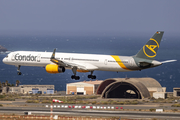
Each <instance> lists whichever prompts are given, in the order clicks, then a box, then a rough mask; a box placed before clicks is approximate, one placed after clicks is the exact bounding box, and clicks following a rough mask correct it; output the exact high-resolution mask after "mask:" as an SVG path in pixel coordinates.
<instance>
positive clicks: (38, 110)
mask: <svg viewBox="0 0 180 120" xmlns="http://www.w3.org/2000/svg"><path fill="white" fill-rule="evenodd" d="M0 112H1V113H15V114H17V113H18V114H21V115H23V114H24V113H27V112H31V113H32V114H42V115H50V113H51V112H50V109H48V108H36V107H2V108H1V109H0ZM53 114H54V115H70V116H101V117H102V116H103V117H128V118H161V119H171V120H179V119H180V114H179V113H156V112H133V111H108V110H106V111H102V110H77V109H61V108H60V109H54V110H53Z"/></svg>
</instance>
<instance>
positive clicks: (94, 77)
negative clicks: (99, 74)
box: [88, 71, 96, 79]
mask: <svg viewBox="0 0 180 120" xmlns="http://www.w3.org/2000/svg"><path fill="white" fill-rule="evenodd" d="M92 74H93V71H91V74H90V75H88V78H91V79H96V76H95V75H92Z"/></svg>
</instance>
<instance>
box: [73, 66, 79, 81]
mask: <svg viewBox="0 0 180 120" xmlns="http://www.w3.org/2000/svg"><path fill="white" fill-rule="evenodd" d="M76 70H77V67H73V68H72V71H73V73H74V75H72V76H71V79H75V80H79V79H80V77H79V76H76V72H77V71H76Z"/></svg>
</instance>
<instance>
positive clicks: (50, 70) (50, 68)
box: [46, 64, 65, 74]
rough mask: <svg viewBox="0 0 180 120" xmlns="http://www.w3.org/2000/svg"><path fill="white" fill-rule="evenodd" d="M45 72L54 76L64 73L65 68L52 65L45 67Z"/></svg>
mask: <svg viewBox="0 0 180 120" xmlns="http://www.w3.org/2000/svg"><path fill="white" fill-rule="evenodd" d="M46 72H48V73H51V74H55V73H63V72H65V68H64V67H62V66H58V65H54V64H48V65H46Z"/></svg>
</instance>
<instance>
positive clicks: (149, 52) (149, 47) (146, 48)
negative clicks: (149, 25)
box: [143, 38, 159, 58]
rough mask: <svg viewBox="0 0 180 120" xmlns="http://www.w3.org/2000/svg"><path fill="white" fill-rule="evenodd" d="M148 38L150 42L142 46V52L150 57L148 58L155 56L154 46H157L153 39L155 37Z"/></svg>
mask: <svg viewBox="0 0 180 120" xmlns="http://www.w3.org/2000/svg"><path fill="white" fill-rule="evenodd" d="M150 40H152V41H153V42H152V41H151V44H150V45H147V44H146V45H145V46H143V51H144V54H145V55H146V56H147V57H150V58H153V57H155V56H156V54H157V53H156V51H157V50H155V49H156V48H159V44H158V42H157V41H156V40H155V39H153V38H150Z"/></svg>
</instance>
